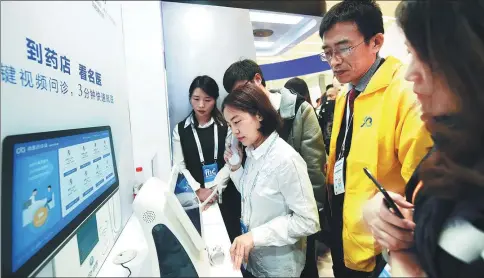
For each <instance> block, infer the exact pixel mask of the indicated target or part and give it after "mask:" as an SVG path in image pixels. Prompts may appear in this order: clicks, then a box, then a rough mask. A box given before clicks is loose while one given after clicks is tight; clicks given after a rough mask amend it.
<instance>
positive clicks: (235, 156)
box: [229, 134, 240, 165]
mask: <svg viewBox="0 0 484 278" xmlns="http://www.w3.org/2000/svg"><path fill="white" fill-rule="evenodd" d="M238 146H239V140H237V137H236V136H235V135H234V134H232V143H231V144H230V150H231V151H232V157H230V159H229V163H230V165H237V164H239V163H240V156H239V151H238Z"/></svg>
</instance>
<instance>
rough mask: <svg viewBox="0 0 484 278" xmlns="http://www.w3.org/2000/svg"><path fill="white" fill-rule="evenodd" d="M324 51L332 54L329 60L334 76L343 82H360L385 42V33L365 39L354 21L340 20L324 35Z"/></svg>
mask: <svg viewBox="0 0 484 278" xmlns="http://www.w3.org/2000/svg"><path fill="white" fill-rule="evenodd" d="M322 39H323V52H324V53H325V54H326V55H328V54H329V55H330V56H332V57H331V59H329V60H328V63H329V65H330V66H331V69H332V70H333V73H334V76H335V77H336V79H338V81H339V82H341V83H349V82H351V83H353V84H354V85H355V84H356V83H358V81H359V80H360V79H361V77H362V76H363V75H364V74H365V73H366V72H367V71H368V69H369V68H370V67H371V65H372V64H373V62H374V61H375V57H376V54H377V53H378V51H379V50H380V48H381V45H382V44H383V34H377V35H375V36H374V37H373V38H371V39H370V41H369V43H366V42H365V41H364V37H363V35H362V34H361V33H360V31H359V30H358V26H357V25H356V23H354V22H339V23H336V24H335V25H333V27H331V29H329V30H328V31H327V32H326V33H324V35H323V38H322Z"/></svg>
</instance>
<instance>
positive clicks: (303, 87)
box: [284, 77, 313, 105]
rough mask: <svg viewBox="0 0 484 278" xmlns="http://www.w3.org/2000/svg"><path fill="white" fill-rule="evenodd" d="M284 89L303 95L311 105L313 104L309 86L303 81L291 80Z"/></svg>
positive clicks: (298, 79) (295, 78) (296, 78)
mask: <svg viewBox="0 0 484 278" xmlns="http://www.w3.org/2000/svg"><path fill="white" fill-rule="evenodd" d="M284 88H286V89H288V90H293V91H294V92H296V93H298V94H299V95H301V96H302V97H303V98H304V99H305V100H306V101H307V102H308V103H309V104H311V105H312V104H313V102H312V101H311V95H310V94H309V88H308V84H307V83H306V81H304V80H303V79H301V78H299V77H294V78H291V79H289V80H288V81H287V82H286V84H284Z"/></svg>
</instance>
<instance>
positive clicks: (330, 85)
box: [326, 84, 334, 91]
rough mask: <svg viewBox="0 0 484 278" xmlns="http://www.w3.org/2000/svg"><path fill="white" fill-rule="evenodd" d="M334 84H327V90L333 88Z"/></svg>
mask: <svg viewBox="0 0 484 278" xmlns="http://www.w3.org/2000/svg"><path fill="white" fill-rule="evenodd" d="M333 87H334V86H333V84H329V85H328V86H326V91H328V90H329V89H331V88H333Z"/></svg>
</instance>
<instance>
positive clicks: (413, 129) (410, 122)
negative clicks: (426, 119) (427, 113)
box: [395, 91, 433, 182]
mask: <svg viewBox="0 0 484 278" xmlns="http://www.w3.org/2000/svg"><path fill="white" fill-rule="evenodd" d="M420 115H421V112H420V104H419V103H418V100H417V99H416V97H415V95H414V94H413V92H411V91H405V92H404V93H403V97H402V101H401V103H400V107H399V115H398V117H399V119H400V121H399V122H398V123H397V128H396V130H395V134H396V136H395V146H396V148H397V149H396V154H397V155H398V160H399V161H400V163H401V164H402V170H401V175H402V177H403V179H404V180H405V182H408V180H409V179H410V177H411V176H412V174H413V172H414V171H415V169H416V168H417V166H418V164H419V163H420V161H421V160H422V159H423V158H424V157H425V155H426V154H427V153H428V152H429V149H430V148H431V147H432V145H433V141H432V138H431V137H430V133H429V132H428V131H427V129H426V128H425V126H424V124H423V122H422V120H421V119H420Z"/></svg>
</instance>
